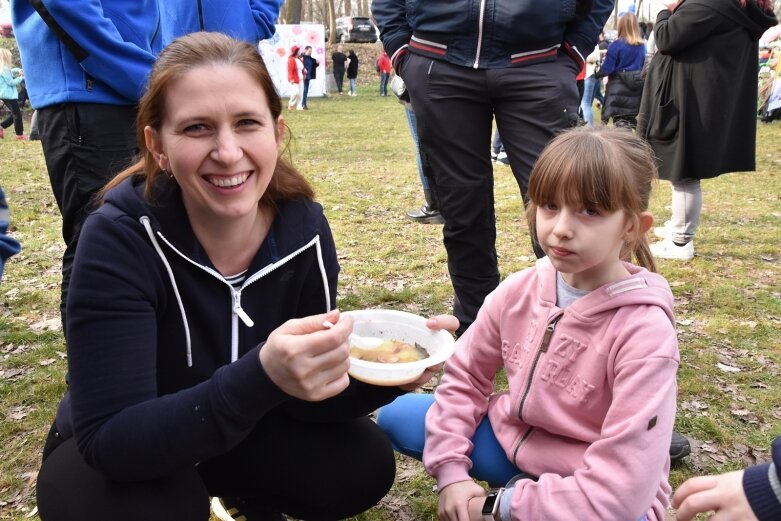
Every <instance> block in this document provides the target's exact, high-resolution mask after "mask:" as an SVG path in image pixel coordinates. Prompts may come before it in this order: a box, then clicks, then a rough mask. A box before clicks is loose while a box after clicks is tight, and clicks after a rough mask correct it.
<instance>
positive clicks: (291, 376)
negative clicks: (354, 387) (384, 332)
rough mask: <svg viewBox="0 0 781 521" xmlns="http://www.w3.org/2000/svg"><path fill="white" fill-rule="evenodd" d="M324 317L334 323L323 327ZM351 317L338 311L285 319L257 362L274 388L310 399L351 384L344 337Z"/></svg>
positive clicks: (337, 391) (347, 347) (348, 328)
mask: <svg viewBox="0 0 781 521" xmlns="http://www.w3.org/2000/svg"><path fill="white" fill-rule="evenodd" d="M326 320H328V321H330V322H331V323H332V324H335V325H334V327H332V328H330V329H326V328H324V327H323V322H325V321H326ZM352 329H353V320H352V318H350V317H344V319H342V320H339V311H338V310H335V311H331V312H330V313H325V314H322V315H314V316H310V317H305V318H300V319H293V320H288V321H287V322H285V323H284V324H282V325H281V326H279V327H278V328H277V329H275V330H274V331H272V333H271V334H270V335H269V337H268V340H267V341H266V344H265V345H264V346H263V347H262V348H261V349H260V363H261V365H262V366H263V369H264V370H265V371H266V374H267V375H268V376H269V378H271V381H272V382H274V383H275V384H276V385H277V387H279V388H280V389H282V390H283V391H284V392H286V393H287V394H289V395H290V396H293V397H295V398H300V399H302V400H307V401H311V402H316V401H321V400H325V399H326V398H330V397H332V396H336V395H337V394H339V393H340V392H342V391H343V390H344V389H345V388H347V386H348V385H349V384H350V379H349V377H348V376H347V369H348V368H349V367H350V361H349V356H350V348H349V346H348V342H347V336H348V335H349V334H350V332H351V331H352Z"/></svg>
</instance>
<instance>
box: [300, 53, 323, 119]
mask: <svg viewBox="0 0 781 521" xmlns="http://www.w3.org/2000/svg"><path fill="white" fill-rule="evenodd" d="M301 59H302V60H303V61H304V93H303V95H302V97H301V106H302V107H304V110H309V105H307V100H308V99H309V82H310V81H312V80H314V79H316V78H317V67H318V66H319V65H320V62H318V61H317V60H316V59H315V58H314V57H312V46H311V45H307V46H306V47H304V55H303V56H302V57H301Z"/></svg>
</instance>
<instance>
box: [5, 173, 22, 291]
mask: <svg viewBox="0 0 781 521" xmlns="http://www.w3.org/2000/svg"><path fill="white" fill-rule="evenodd" d="M8 221H9V218H8V203H6V201H5V193H4V192H3V189H2V187H0V280H2V279H3V267H4V266H5V261H6V260H7V259H8V258H9V257H12V256H14V255H16V254H17V253H19V250H20V249H21V248H20V247H19V243H18V242H17V241H16V239H14V238H13V237H9V236H8V235H6V232H7V231H8Z"/></svg>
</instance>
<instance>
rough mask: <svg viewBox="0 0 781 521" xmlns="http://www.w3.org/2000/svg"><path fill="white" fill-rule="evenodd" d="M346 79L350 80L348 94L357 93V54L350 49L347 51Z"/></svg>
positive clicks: (355, 94)
mask: <svg viewBox="0 0 781 521" xmlns="http://www.w3.org/2000/svg"><path fill="white" fill-rule="evenodd" d="M347 79H348V80H350V96H357V95H358V84H357V83H356V82H357V81H358V55H356V54H355V51H353V50H352V49H350V50H349V51H348V52H347Z"/></svg>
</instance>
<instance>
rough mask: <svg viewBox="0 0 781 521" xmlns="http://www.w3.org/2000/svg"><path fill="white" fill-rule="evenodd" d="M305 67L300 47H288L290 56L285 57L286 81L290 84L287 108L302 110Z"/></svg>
mask: <svg viewBox="0 0 781 521" xmlns="http://www.w3.org/2000/svg"><path fill="white" fill-rule="evenodd" d="M305 76H306V69H305V68H304V61H303V60H302V59H301V48H300V47H299V46H298V45H294V46H293V47H291V48H290V56H288V57H287V81H288V83H289V84H290V87H289V89H288V91H289V92H290V98H289V99H288V102H287V109H288V110H293V109H296V110H304V105H303V103H304V77H305Z"/></svg>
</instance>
